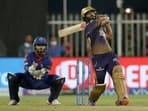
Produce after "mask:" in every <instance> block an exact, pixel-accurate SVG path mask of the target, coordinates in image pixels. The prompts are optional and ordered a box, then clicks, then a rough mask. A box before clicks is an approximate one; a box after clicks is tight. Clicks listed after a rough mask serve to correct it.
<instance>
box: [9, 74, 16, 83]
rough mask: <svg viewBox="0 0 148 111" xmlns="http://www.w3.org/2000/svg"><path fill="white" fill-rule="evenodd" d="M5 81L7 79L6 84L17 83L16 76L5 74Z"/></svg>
mask: <svg viewBox="0 0 148 111" xmlns="http://www.w3.org/2000/svg"><path fill="white" fill-rule="evenodd" d="M7 79H8V82H13V83H18V82H19V78H18V77H17V76H16V75H13V74H11V73H8V74H7Z"/></svg>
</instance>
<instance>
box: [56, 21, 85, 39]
mask: <svg viewBox="0 0 148 111" xmlns="http://www.w3.org/2000/svg"><path fill="white" fill-rule="evenodd" d="M85 27H86V23H85V22H82V23H79V24H76V25H72V26H69V27H66V28H64V29H61V30H59V31H58V35H59V37H60V38H62V37H64V36H67V35H70V34H73V33H76V32H79V31H82V30H84V29H85Z"/></svg>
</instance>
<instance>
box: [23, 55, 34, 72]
mask: <svg viewBox="0 0 148 111" xmlns="http://www.w3.org/2000/svg"><path fill="white" fill-rule="evenodd" d="M32 63H33V60H32V59H31V55H30V54H28V55H27V56H26V57H25V60H24V69H25V71H27V70H28V67H29V66H31V65H32Z"/></svg>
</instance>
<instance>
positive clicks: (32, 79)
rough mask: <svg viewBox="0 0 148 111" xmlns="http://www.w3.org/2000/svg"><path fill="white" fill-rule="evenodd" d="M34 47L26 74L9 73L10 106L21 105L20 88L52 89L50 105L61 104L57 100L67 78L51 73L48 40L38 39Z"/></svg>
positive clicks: (49, 99) (27, 60)
mask: <svg viewBox="0 0 148 111" xmlns="http://www.w3.org/2000/svg"><path fill="white" fill-rule="evenodd" d="M33 47H34V51H33V52H31V53H29V54H28V55H27V56H26V58H25V65H24V66H25V72H22V73H15V74H11V73H8V75H7V78H8V85H9V95H10V102H9V105H17V104H18V103H19V101H20V98H19V96H18V91H19V87H23V88H26V89H36V90H40V89H46V88H50V95H49V97H48V104H51V105H55V104H60V102H59V101H58V100H57V98H58V96H59V93H60V91H61V89H62V86H63V84H64V82H65V78H64V77H59V76H58V75H56V74H50V72H49V70H50V68H51V65H52V62H51V59H50V57H49V56H48V54H47V49H48V48H47V47H48V44H47V40H46V39H45V38H44V37H36V38H35V40H34V42H33Z"/></svg>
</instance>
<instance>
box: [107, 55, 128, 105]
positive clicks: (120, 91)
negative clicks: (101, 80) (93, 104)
mask: <svg viewBox="0 0 148 111" xmlns="http://www.w3.org/2000/svg"><path fill="white" fill-rule="evenodd" d="M110 57H111V60H109V65H108V68H107V70H108V72H109V74H110V75H111V77H112V80H113V84H114V89H115V92H116V94H117V97H118V99H117V101H116V105H127V104H128V103H129V99H128V93H127V88H126V83H125V77H124V74H123V71H122V67H121V65H120V64H119V62H118V58H117V56H116V55H115V54H111V55H110Z"/></svg>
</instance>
